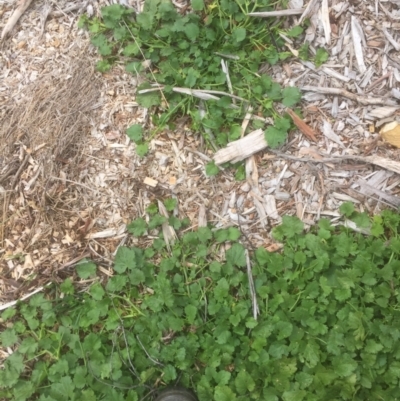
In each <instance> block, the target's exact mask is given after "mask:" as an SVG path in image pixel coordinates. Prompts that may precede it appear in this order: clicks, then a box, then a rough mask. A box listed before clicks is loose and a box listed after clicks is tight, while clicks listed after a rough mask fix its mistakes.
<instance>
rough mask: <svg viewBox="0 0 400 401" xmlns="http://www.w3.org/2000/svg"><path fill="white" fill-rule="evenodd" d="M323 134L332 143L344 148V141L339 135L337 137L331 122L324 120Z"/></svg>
mask: <svg viewBox="0 0 400 401" xmlns="http://www.w3.org/2000/svg"><path fill="white" fill-rule="evenodd" d="M322 132H323V134H324V135H325V136H326V137H327V138H328V139H330V140H331V141H333V142H335V143H337V144H338V145H340V146H341V147H342V148H344V147H345V146H344V144H343V142H342V140H341V139H340V137H339V135H337V134H336V133H335V132H334V131H333V129H332V125H331V123H330V122H328V121H326V120H324V123H323V126H322Z"/></svg>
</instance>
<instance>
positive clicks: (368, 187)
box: [357, 178, 400, 207]
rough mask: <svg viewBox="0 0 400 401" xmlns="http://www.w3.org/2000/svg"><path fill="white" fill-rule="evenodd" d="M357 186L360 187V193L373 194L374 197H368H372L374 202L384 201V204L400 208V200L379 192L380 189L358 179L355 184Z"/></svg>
mask: <svg viewBox="0 0 400 401" xmlns="http://www.w3.org/2000/svg"><path fill="white" fill-rule="evenodd" d="M357 184H358V185H359V186H360V192H361V193H364V192H368V193H370V194H371V193H373V194H374V195H369V196H374V197H375V198H376V200H381V199H382V200H384V201H385V202H387V203H389V204H391V205H393V206H396V207H399V206H400V198H399V197H397V196H394V195H391V194H387V193H386V192H384V191H381V190H380V189H378V188H376V187H375V186H373V185H370V184H369V183H368V182H367V181H365V180H363V179H362V178H360V179H359V180H358V182H357Z"/></svg>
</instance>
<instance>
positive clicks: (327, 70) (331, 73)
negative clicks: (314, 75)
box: [322, 67, 350, 82]
mask: <svg viewBox="0 0 400 401" xmlns="http://www.w3.org/2000/svg"><path fill="white" fill-rule="evenodd" d="M322 71H323V72H324V73H325V74H327V75H329V76H331V77H333V78H336V79H339V80H341V81H344V82H349V81H350V78H349V77H345V76H344V75H343V74H340V73H339V72H337V71H335V70H333V69H332V68H328V67H322Z"/></svg>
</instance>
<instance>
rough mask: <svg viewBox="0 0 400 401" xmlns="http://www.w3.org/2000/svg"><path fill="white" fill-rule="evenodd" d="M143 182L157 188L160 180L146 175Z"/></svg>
mask: <svg viewBox="0 0 400 401" xmlns="http://www.w3.org/2000/svg"><path fill="white" fill-rule="evenodd" d="M143 184H145V185H148V186H150V187H153V188H155V187H156V186H157V184H158V181H157V180H155V179H154V178H150V177H146V178H145V179H144V180H143Z"/></svg>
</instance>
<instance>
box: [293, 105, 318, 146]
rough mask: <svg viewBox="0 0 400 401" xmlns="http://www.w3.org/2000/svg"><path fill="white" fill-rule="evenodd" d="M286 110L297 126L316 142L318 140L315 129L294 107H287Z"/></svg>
mask: <svg viewBox="0 0 400 401" xmlns="http://www.w3.org/2000/svg"><path fill="white" fill-rule="evenodd" d="M286 112H287V113H288V114H289V116H290V117H292V120H293V122H294V123H295V125H296V127H297V128H298V129H299V130H300V131H301V132H302V133H303V134H304V135H305V136H306V137H307V138H308V139H311V140H312V141H314V142H318V140H317V138H316V136H315V132H314V130H313V129H312V128H311V127H310V126H309V125H307V124H306V123H305V122H304V121H303V120H302V119H301V118H300V117H299V116H298V115H297V114H296V113H295V112H294V111H293V110H292V109H289V108H287V109H286Z"/></svg>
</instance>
